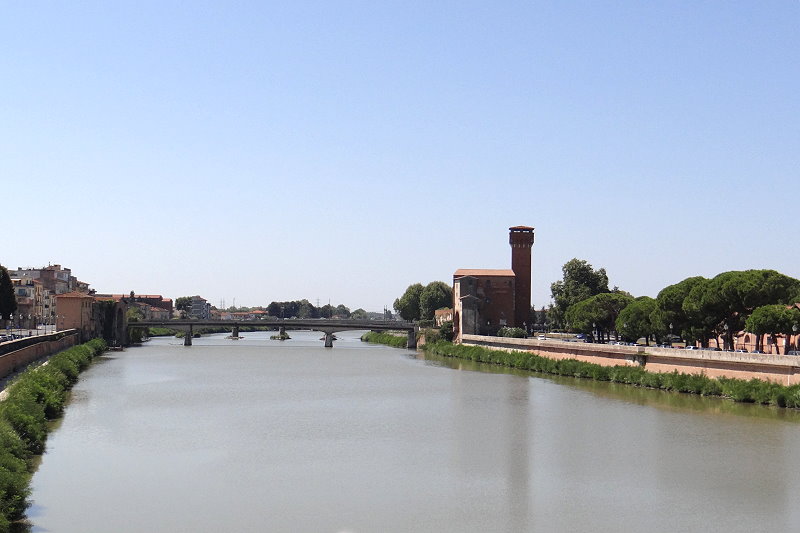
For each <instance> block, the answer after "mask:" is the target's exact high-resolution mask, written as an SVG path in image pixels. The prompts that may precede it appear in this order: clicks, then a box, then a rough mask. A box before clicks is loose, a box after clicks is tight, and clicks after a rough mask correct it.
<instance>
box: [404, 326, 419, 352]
mask: <svg viewBox="0 0 800 533" xmlns="http://www.w3.org/2000/svg"><path fill="white" fill-rule="evenodd" d="M406 348H408V349H409V350H416V349H417V332H416V331H414V330H411V331H409V332H408V342H406Z"/></svg>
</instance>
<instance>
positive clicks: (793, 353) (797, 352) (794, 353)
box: [786, 350, 800, 355]
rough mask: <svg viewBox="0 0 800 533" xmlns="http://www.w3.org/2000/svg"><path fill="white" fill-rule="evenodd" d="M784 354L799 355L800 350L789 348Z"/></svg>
mask: <svg viewBox="0 0 800 533" xmlns="http://www.w3.org/2000/svg"><path fill="white" fill-rule="evenodd" d="M786 355H800V350H789V351H788V352H786Z"/></svg>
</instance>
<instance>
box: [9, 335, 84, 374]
mask: <svg viewBox="0 0 800 533" xmlns="http://www.w3.org/2000/svg"><path fill="white" fill-rule="evenodd" d="M78 333H79V332H78V331H77V330H69V331H59V332H58V333H52V334H50V335H39V336H38V337H26V338H24V339H18V340H16V341H10V342H4V343H3V348H4V350H6V353H3V354H2V355H0V377H6V376H8V375H9V374H12V373H14V372H16V371H17V370H21V369H23V368H25V367H26V366H28V365H29V364H31V363H32V362H34V361H36V360H38V359H41V358H42V357H46V356H48V355H52V354H54V353H57V352H60V351H62V350H66V349H67V348H71V347H73V346H75V345H76V344H78V343H79V340H80V339H79V337H80V336H79V334H78Z"/></svg>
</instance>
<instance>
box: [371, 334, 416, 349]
mask: <svg viewBox="0 0 800 533" xmlns="http://www.w3.org/2000/svg"><path fill="white" fill-rule="evenodd" d="M361 341H362V342H372V343H375V344H385V345H387V346H393V347H395V348H405V347H406V346H407V345H408V335H403V336H402V337H400V336H398V335H394V334H392V333H384V332H377V331H368V332H366V333H364V334H363V335H361Z"/></svg>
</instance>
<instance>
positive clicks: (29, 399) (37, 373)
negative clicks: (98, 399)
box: [0, 339, 107, 531]
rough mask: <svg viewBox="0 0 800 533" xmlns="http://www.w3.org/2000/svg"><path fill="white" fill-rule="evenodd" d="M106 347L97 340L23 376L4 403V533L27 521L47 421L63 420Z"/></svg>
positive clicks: (0, 423) (0, 425)
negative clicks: (76, 388) (70, 398)
mask: <svg viewBox="0 0 800 533" xmlns="http://www.w3.org/2000/svg"><path fill="white" fill-rule="evenodd" d="M106 348H107V345H106V343H105V341H103V340H100V339H95V340H93V341H89V342H87V343H85V344H82V345H80V346H74V347H72V348H70V349H68V350H64V351H63V352H60V353H58V354H56V355H54V356H52V357H51V358H50V359H49V360H48V362H47V364H44V365H39V366H37V367H32V368H30V369H29V370H27V371H26V372H24V373H22V374H20V375H19V376H18V377H17V378H16V379H15V380H14V381H13V382H12V383H11V384H10V385H9V386H8V387H7V388H6V390H5V391H4V394H5V395H6V397H5V399H4V401H2V402H0V531H8V529H9V526H10V524H11V522H13V521H17V520H20V519H21V518H23V516H24V513H25V509H26V508H27V507H28V501H27V498H28V496H29V494H30V489H29V488H28V483H29V482H30V478H31V475H32V473H33V470H34V458H35V457H36V456H38V455H41V454H42V453H43V452H44V449H45V440H46V439H47V431H48V422H49V421H51V420H54V419H56V418H58V417H60V416H61V414H62V413H63V411H64V405H65V403H66V401H67V393H68V392H69V390H70V389H71V388H72V386H73V385H74V384H75V383H76V382H77V381H78V375H79V374H80V372H81V371H83V370H84V369H85V368H86V367H88V366H89V364H90V363H91V361H92V359H93V358H94V357H95V356H97V355H99V354H101V353H103V352H104V351H105V350H106Z"/></svg>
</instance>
